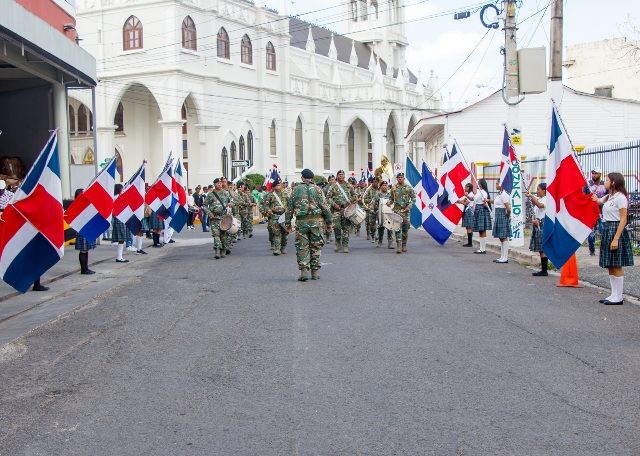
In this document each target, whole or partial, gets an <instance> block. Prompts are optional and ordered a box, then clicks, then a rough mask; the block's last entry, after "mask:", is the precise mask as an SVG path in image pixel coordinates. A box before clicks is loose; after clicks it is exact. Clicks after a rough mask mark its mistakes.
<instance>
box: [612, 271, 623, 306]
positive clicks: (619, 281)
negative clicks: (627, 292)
mask: <svg viewBox="0 0 640 456" xmlns="http://www.w3.org/2000/svg"><path fill="white" fill-rule="evenodd" d="M612 277H613V284H614V287H613V290H614V295H613V296H612V297H611V301H612V302H620V301H622V294H623V293H622V290H623V288H624V276H620V277H616V276H612Z"/></svg>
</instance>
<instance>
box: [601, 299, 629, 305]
mask: <svg viewBox="0 0 640 456" xmlns="http://www.w3.org/2000/svg"><path fill="white" fill-rule="evenodd" d="M602 304H604V305H605V306H621V305H622V304H624V301H617V302H613V301H609V300H608V299H605V300H604V302H603V303H602Z"/></svg>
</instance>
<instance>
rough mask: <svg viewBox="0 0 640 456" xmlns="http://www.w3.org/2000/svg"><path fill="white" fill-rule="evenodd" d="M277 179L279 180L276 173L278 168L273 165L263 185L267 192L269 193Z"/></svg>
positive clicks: (278, 174)
mask: <svg viewBox="0 0 640 456" xmlns="http://www.w3.org/2000/svg"><path fill="white" fill-rule="evenodd" d="M278 179H280V173H278V167H277V166H276V165H273V169H272V170H271V174H269V178H268V179H267V182H266V184H265V185H266V186H267V191H268V192H270V191H271V187H272V186H273V183H274V182H276V181H277V180H278Z"/></svg>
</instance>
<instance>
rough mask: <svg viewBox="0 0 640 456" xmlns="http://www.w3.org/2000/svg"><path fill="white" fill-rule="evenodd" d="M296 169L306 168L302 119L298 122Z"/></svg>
mask: <svg viewBox="0 0 640 456" xmlns="http://www.w3.org/2000/svg"><path fill="white" fill-rule="evenodd" d="M296 168H298V169H302V168H304V144H303V141H302V119H301V118H300V117H298V120H297V121H296Z"/></svg>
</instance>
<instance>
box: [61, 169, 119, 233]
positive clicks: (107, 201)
mask: <svg viewBox="0 0 640 456" xmlns="http://www.w3.org/2000/svg"><path fill="white" fill-rule="evenodd" d="M115 183H116V157H115V156H114V157H113V158H112V159H111V161H110V162H109V163H108V164H107V166H105V167H104V168H102V171H100V172H99V173H98V175H97V176H96V177H95V178H94V179H93V181H92V182H91V183H90V184H89V185H88V186H87V188H85V189H84V191H83V192H82V193H81V194H80V195H79V196H78V197H77V198H76V199H75V200H73V203H71V206H69V207H68V208H67V210H66V211H64V220H65V221H66V222H67V224H68V225H69V226H70V227H71V228H73V229H74V230H76V231H77V232H78V233H80V234H81V235H82V236H84V238H85V239H87V240H89V241H93V240H94V239H97V238H98V237H99V236H100V235H101V234H102V233H104V232H105V231H107V230H108V229H109V226H110V225H111V215H112V213H113V186H114V185H115Z"/></svg>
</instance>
